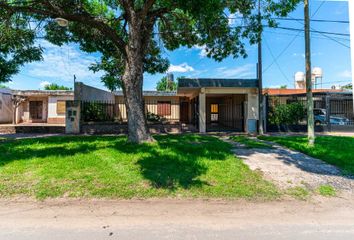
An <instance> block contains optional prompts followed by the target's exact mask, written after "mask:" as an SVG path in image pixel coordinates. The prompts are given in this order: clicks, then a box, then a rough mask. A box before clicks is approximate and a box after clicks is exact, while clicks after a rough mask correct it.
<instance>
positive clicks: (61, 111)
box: [57, 100, 66, 114]
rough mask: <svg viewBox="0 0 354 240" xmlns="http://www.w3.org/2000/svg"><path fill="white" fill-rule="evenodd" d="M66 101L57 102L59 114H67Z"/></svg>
mask: <svg viewBox="0 0 354 240" xmlns="http://www.w3.org/2000/svg"><path fill="white" fill-rule="evenodd" d="M65 103H66V101H62V100H59V101H57V114H65V110H66V106H65Z"/></svg>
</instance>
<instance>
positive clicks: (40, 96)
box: [11, 90, 74, 124]
mask: <svg viewBox="0 0 354 240" xmlns="http://www.w3.org/2000/svg"><path fill="white" fill-rule="evenodd" d="M11 94H12V95H13V96H22V97H24V98H25V101H24V102H22V103H21V104H20V106H19V107H18V108H17V110H16V123H48V124H65V114H66V110H65V106H66V105H65V102H66V101H68V100H73V99H74V92H73V91H65V90H12V92H11Z"/></svg>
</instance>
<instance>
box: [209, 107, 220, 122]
mask: <svg viewBox="0 0 354 240" xmlns="http://www.w3.org/2000/svg"><path fill="white" fill-rule="evenodd" d="M210 113H211V114H210V120H211V121H212V122H217V121H218V120H219V104H215V103H212V104H210Z"/></svg>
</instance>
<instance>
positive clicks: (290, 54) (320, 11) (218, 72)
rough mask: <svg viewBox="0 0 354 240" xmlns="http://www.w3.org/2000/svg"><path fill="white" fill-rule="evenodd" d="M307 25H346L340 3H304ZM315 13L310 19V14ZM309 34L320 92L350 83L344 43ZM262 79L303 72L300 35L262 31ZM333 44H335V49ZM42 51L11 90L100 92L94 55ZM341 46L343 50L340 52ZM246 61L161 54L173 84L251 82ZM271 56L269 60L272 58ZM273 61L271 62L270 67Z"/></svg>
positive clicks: (329, 28)
mask: <svg viewBox="0 0 354 240" xmlns="http://www.w3.org/2000/svg"><path fill="white" fill-rule="evenodd" d="M310 2H311V14H312V15H313V14H315V15H314V16H313V19H327V20H345V21H347V20H348V3H347V2H346V1H326V2H325V3H322V1H310ZM315 12H316V13H315ZM290 17H292V18H301V19H302V18H303V6H302V5H300V6H299V7H298V9H297V10H296V11H294V12H292V13H291V14H290ZM279 24H280V25H279V26H280V27H291V28H298V29H300V28H303V23H302V22H297V21H279ZM311 27H312V28H313V29H315V30H317V31H326V32H337V33H346V34H347V33H349V24H347V23H344V24H343V23H323V22H312V23H311ZM330 37H331V38H332V39H329V38H328V37H326V36H323V35H321V34H317V33H312V42H311V44H312V46H311V47H312V49H311V50H312V66H313V67H321V68H322V69H323V72H324V78H323V82H324V85H323V86H324V87H331V86H332V85H336V86H338V85H345V84H346V83H350V82H351V67H350V49H349V45H350V42H349V37H347V36H340V37H339V36H332V35H331V36H330ZM263 38H264V41H263V70H264V73H263V78H264V80H263V81H264V87H279V86H280V85H287V86H288V88H292V87H293V85H294V80H293V79H294V74H295V72H297V71H304V65H305V59H304V37H303V32H297V31H289V30H284V29H269V28H267V29H265V31H264V34H263ZM338 42H339V43H338ZM40 43H41V45H42V46H43V47H44V48H45V52H44V55H43V57H44V61H43V62H35V63H31V64H28V65H26V66H24V67H23V68H22V69H21V72H20V73H19V74H17V75H16V76H14V77H13V81H12V82H10V83H8V84H7V85H8V86H9V87H10V88H12V89H42V87H43V85H44V84H46V83H57V84H60V85H65V86H68V87H72V86H73V75H74V74H75V75H76V77H77V81H82V82H84V83H86V84H89V85H91V86H95V87H99V88H104V87H103V84H102V83H101V81H100V76H101V74H102V73H97V74H93V73H92V72H91V71H89V70H88V66H89V65H90V64H91V63H93V62H95V60H96V59H97V56H98V55H97V54H87V53H84V52H81V51H80V50H79V48H78V46H77V45H74V44H70V45H65V46H63V47H56V46H54V45H51V44H50V43H48V42H45V41H41V42H40ZM343 45H345V46H343ZM247 53H248V55H249V56H248V58H246V59H242V58H239V59H233V58H227V59H225V60H224V61H222V62H220V63H217V62H215V61H213V60H212V59H208V58H207V57H206V56H205V52H204V50H203V48H201V47H194V48H191V49H188V48H180V49H178V50H176V51H173V52H168V51H166V52H165V54H166V55H167V57H168V58H169V60H170V62H171V66H170V69H169V71H170V72H173V73H174V75H175V78H177V77H178V76H186V77H201V78H202V77H206V78H208V77H215V78H255V77H256V63H257V46H255V45H254V46H247ZM273 56H274V58H273ZM274 59H276V61H274ZM162 76H164V74H157V75H153V76H152V75H148V74H146V75H145V76H144V89H145V90H153V89H155V86H156V82H157V81H158V80H159V79H160V78H161V77H162Z"/></svg>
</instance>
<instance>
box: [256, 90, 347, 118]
mask: <svg viewBox="0 0 354 240" xmlns="http://www.w3.org/2000/svg"><path fill="white" fill-rule="evenodd" d="M263 93H264V94H265V95H266V96H268V98H267V99H268V106H275V105H278V104H288V103H291V102H296V101H299V102H302V103H304V104H305V103H306V101H307V98H306V90H305V89H274V88H273V89H265V90H264V91H263ZM312 95H313V102H314V109H318V110H319V109H321V111H327V110H329V113H330V116H331V117H344V118H348V119H349V120H350V121H351V122H353V119H354V112H353V93H352V91H348V90H341V89H340V90H339V89H313V90H312ZM315 120H316V119H315ZM351 124H352V123H351Z"/></svg>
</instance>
